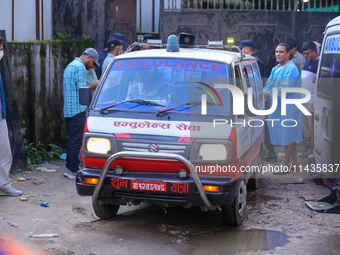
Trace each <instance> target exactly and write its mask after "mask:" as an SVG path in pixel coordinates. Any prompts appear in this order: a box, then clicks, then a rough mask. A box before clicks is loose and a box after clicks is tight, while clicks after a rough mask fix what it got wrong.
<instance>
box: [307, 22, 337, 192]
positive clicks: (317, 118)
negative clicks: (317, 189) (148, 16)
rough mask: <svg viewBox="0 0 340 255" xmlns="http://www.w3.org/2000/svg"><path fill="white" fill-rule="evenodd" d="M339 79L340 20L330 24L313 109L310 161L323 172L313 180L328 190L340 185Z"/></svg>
mask: <svg viewBox="0 0 340 255" xmlns="http://www.w3.org/2000/svg"><path fill="white" fill-rule="evenodd" d="M339 78H340V16H338V17H337V18H335V19H333V20H332V21H330V22H329V23H328V24H327V27H326V30H325V35H324V39H323V43H322V50H321V54H320V61H319V66H318V72H317V79H316V88H315V94H314V106H313V121H312V126H314V135H313V140H312V142H314V144H312V148H313V155H314V157H309V160H310V163H312V164H314V166H315V169H320V171H315V172H314V173H312V175H313V177H316V178H322V177H325V178H324V179H323V184H324V185H325V186H326V187H327V188H329V189H332V188H333V187H336V186H339V185H340V178H339V176H340V169H339V166H337V165H335V164H333V163H334V162H332V140H333V131H332V129H333V118H334V114H333V112H334V111H333V107H334V99H335V93H334V88H335V86H339V85H340V79H339ZM337 100H339V99H337ZM312 132H313V131H312ZM314 160H315V162H314ZM336 168H337V169H336ZM316 174H318V175H316Z"/></svg>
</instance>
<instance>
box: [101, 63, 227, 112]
mask: <svg viewBox="0 0 340 255" xmlns="http://www.w3.org/2000/svg"><path fill="white" fill-rule="evenodd" d="M230 73H231V72H230V70H229V66H228V65H226V64H222V63H218V62H209V61H198V60H190V59H129V60H118V61H115V62H114V63H113V65H112V66H111V69H110V71H109V72H108V74H107V75H106V77H105V78H104V79H105V80H104V81H103V84H102V86H101V87H100V88H99V89H100V91H99V93H98V97H97V99H96V101H95V108H107V109H112V110H119V109H130V110H135V111H141V110H143V111H144V110H146V111H154V112H155V111H160V110H165V109H167V108H171V107H174V106H176V107H174V108H173V109H169V110H166V111H164V112H183V113H188V114H189V113H193V112H197V113H200V112H201V101H202V98H203V100H204V101H205V100H206V102H207V104H206V107H207V114H230V102H231V100H230V98H231V96H230V92H229V90H228V89H221V88H218V86H216V85H217V84H232V83H233V77H232V75H230ZM230 76H231V77H230ZM202 95H204V96H203V97H202ZM128 100H145V101H150V102H152V103H156V104H145V103H143V104H138V103H137V104H136V101H134V102H125V103H121V102H124V101H128ZM197 102H198V103H197ZM157 104H158V105H157ZM111 105H114V107H110V106H111Z"/></svg>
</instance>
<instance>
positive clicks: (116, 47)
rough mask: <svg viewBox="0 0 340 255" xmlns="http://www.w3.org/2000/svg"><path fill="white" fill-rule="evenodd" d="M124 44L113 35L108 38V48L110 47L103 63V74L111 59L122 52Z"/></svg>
mask: <svg viewBox="0 0 340 255" xmlns="http://www.w3.org/2000/svg"><path fill="white" fill-rule="evenodd" d="M122 47H123V46H122V45H121V43H120V41H119V40H117V39H113V38H112V37H111V38H110V39H109V40H107V48H108V54H107V56H106V58H105V59H104V62H103V65H102V75H103V73H104V72H105V69H106V67H107V65H108V64H109V62H110V60H111V59H112V58H114V57H116V56H118V55H119V54H122V52H123V49H122Z"/></svg>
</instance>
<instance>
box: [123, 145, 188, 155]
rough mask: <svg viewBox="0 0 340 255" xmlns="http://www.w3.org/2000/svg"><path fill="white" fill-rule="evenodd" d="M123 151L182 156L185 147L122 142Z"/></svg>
mask: <svg viewBox="0 0 340 255" xmlns="http://www.w3.org/2000/svg"><path fill="white" fill-rule="evenodd" d="M122 147H123V150H127V151H138V152H160V153H174V154H182V153H184V151H185V148H186V146H185V145H176V144H158V143H131V142H123V143H122Z"/></svg>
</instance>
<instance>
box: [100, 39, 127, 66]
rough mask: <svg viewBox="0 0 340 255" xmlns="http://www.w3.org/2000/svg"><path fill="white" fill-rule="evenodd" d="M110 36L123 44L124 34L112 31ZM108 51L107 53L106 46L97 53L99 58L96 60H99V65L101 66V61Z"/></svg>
mask: <svg viewBox="0 0 340 255" xmlns="http://www.w3.org/2000/svg"><path fill="white" fill-rule="evenodd" d="M111 38H113V39H117V40H118V41H119V42H120V44H121V45H123V44H124V43H125V42H124V35H122V34H121V33H113V34H112V36H111ZM108 53H109V51H108V48H105V49H103V50H102V51H101V52H100V53H99V60H98V62H99V64H100V66H101V67H103V62H104V60H105V58H106V56H107V54H108ZM122 53H124V52H122Z"/></svg>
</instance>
